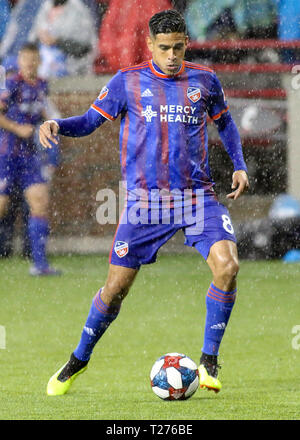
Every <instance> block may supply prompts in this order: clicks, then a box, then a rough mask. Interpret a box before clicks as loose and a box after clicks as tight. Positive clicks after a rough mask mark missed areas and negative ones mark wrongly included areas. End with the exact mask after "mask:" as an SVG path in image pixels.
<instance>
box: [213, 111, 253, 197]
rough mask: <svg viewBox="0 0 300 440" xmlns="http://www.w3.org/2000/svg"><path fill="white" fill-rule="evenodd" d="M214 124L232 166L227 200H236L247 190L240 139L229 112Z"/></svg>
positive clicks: (245, 170)
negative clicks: (230, 189) (232, 170)
mask: <svg viewBox="0 0 300 440" xmlns="http://www.w3.org/2000/svg"><path fill="white" fill-rule="evenodd" d="M214 122H215V124H216V126H217V128H218V132H219V135H220V138H221V140H222V143H223V145H224V147H225V150H226V151H227V153H228V155H229V157H230V159H231V161H232V163H233V166H234V172H233V175H232V185H231V188H232V190H233V191H232V192H231V193H229V194H227V198H229V199H233V200H236V199H237V198H238V197H240V195H241V194H243V192H245V191H247V190H248V188H249V179H248V175H247V165H246V163H245V160H244V156H243V149H242V142H241V138H240V135H239V132H238V129H237V126H236V124H235V122H234V120H233V118H232V116H231V114H230V112H229V110H227V111H226V112H225V113H223V114H222V115H221V116H220V118H218V119H216V120H215V121H214Z"/></svg>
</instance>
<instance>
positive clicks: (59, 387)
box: [47, 363, 87, 396]
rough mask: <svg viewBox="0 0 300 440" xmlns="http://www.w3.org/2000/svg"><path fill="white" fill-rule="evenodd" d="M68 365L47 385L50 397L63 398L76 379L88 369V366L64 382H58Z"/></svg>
mask: <svg viewBox="0 0 300 440" xmlns="http://www.w3.org/2000/svg"><path fill="white" fill-rule="evenodd" d="M67 364H68V363H66V364H65V365H63V366H62V367H61V368H60V369H59V370H58V371H57V372H56V373H55V374H54V375H53V376H52V377H51V378H50V380H49V382H48V385H47V394H48V396H62V395H63V394H66V393H67V392H68V391H69V389H70V387H71V385H72V383H73V382H74V380H75V379H76V377H77V376H78V375H79V374H81V373H84V372H85V370H86V369H87V365H86V366H84V367H83V368H81V369H80V370H79V371H77V373H75V374H73V375H72V376H69V377H66V378H64V379H63V380H58V377H59V375H60V373H61V371H62V370H63V369H64V368H65V367H66V365H67Z"/></svg>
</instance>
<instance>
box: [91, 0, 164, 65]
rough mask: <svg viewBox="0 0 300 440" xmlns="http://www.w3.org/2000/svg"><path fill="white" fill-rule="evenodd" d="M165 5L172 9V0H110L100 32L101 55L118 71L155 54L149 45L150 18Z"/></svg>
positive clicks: (107, 63)
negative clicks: (150, 50)
mask: <svg viewBox="0 0 300 440" xmlns="http://www.w3.org/2000/svg"><path fill="white" fill-rule="evenodd" d="M165 9H172V4H171V1H170V0H151V1H146V2H145V1H143V0H133V1H124V0H110V2H109V7H108V10H107V12H106V14H105V16H104V18H103V20H102V25H101V27H100V32H99V50H100V56H101V58H102V59H104V61H105V63H106V65H107V67H108V68H109V69H111V70H112V71H116V70H118V69H119V68H120V67H124V66H129V65H134V64H138V63H140V62H142V61H145V59H147V57H148V58H151V54H150V52H149V50H148V47H147V45H146V36H147V34H148V32H149V31H148V21H149V19H150V18H151V17H152V15H154V14H155V13H156V12H159V11H163V10H165ZM124 29H126V31H124Z"/></svg>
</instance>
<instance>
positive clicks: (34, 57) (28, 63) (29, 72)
mask: <svg viewBox="0 0 300 440" xmlns="http://www.w3.org/2000/svg"><path fill="white" fill-rule="evenodd" d="M18 64H19V69H20V72H21V74H22V75H23V77H24V78H25V79H29V80H34V79H35V78H36V77H37V73H38V67H39V64H40V56H39V53H38V52H37V51H35V50H23V51H21V52H20V53H19V57H18Z"/></svg>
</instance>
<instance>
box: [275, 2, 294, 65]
mask: <svg viewBox="0 0 300 440" xmlns="http://www.w3.org/2000/svg"><path fill="white" fill-rule="evenodd" d="M275 1H277V3H278V10H279V14H278V15H279V20H278V21H279V23H278V36H279V39H280V40H283V41H284V40H299V39H300V1H299V0H275ZM282 61H283V62H286V63H293V62H295V61H297V51H296V50H283V51H282ZM298 61H299V56H298Z"/></svg>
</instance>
